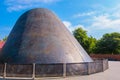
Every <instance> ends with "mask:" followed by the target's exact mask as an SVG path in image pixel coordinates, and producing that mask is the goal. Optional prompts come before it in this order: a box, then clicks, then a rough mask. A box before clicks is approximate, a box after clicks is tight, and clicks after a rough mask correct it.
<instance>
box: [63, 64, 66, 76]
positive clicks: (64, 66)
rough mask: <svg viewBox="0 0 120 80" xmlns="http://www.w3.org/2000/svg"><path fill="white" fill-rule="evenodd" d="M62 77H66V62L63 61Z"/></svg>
mask: <svg viewBox="0 0 120 80" xmlns="http://www.w3.org/2000/svg"><path fill="white" fill-rule="evenodd" d="M63 77H66V63H63Z"/></svg>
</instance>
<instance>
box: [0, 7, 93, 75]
mask: <svg viewBox="0 0 120 80" xmlns="http://www.w3.org/2000/svg"><path fill="white" fill-rule="evenodd" d="M0 62H1V63H7V64H8V65H7V67H6V66H5V67H6V68H7V72H6V73H7V76H10V75H11V76H13V74H16V75H17V74H18V73H19V74H18V76H20V75H21V73H26V74H27V75H28V73H29V72H30V71H31V69H30V67H29V64H33V63H34V64H36V66H35V69H34V66H33V73H34V70H35V71H36V72H35V75H36V76H37V75H38V76H41V75H43V76H46V74H49V75H51V74H55V75H57V74H61V75H62V74H64V73H66V74H68V75H76V74H78V75H79V74H81V71H82V70H83V71H86V70H88V65H87V64H86V62H93V60H92V59H91V58H90V57H89V55H88V54H87V53H86V51H85V50H84V49H83V48H82V46H81V45H80V44H79V43H78V41H77V40H76V39H75V38H74V36H73V35H72V34H71V33H70V32H69V31H68V30H67V28H66V27H65V25H64V24H63V23H62V21H60V19H59V18H58V17H57V16H56V15H54V13H52V12H51V11H49V10H47V9H43V8H36V9H32V10H29V11H27V12H25V13H24V14H23V15H22V16H20V18H19V19H18V21H17V22H16V24H15V26H14V27H13V29H12V31H11V33H10V35H9V36H8V39H7V41H6V43H5V45H4V46H3V48H2V49H1V53H0ZM81 62H82V63H85V65H84V64H83V65H82V64H79V63H81ZM12 64H17V65H12ZM21 64H25V65H27V66H28V67H27V66H26V67H24V66H25V65H23V66H21V67H20V66H19V65H21ZM42 64H45V65H42ZM49 64H50V65H49ZM51 64H54V65H51ZM63 64H66V65H63ZM17 66H18V67H17ZM63 66H64V68H63ZM6 68H4V69H5V70H4V71H6ZM18 69H19V70H18ZM24 70H26V71H24ZM29 70H30V71H29ZM27 72H28V73H27ZM31 72H32V71H31ZM12 73H13V74H12ZM82 73H83V74H85V73H84V72H82ZM86 74H87V72H86ZM14 76H15V75H14Z"/></svg>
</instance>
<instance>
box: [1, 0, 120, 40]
mask: <svg viewBox="0 0 120 80" xmlns="http://www.w3.org/2000/svg"><path fill="white" fill-rule="evenodd" d="M38 7H41V8H48V9H50V10H52V11H53V12H54V13H55V14H56V15H57V16H58V17H59V18H60V19H61V21H63V23H64V24H65V25H66V27H67V28H68V29H69V30H70V31H73V30H74V29H76V28H78V27H82V28H83V29H85V30H87V33H88V35H91V36H93V37H95V38H97V39H99V38H101V37H102V35H103V34H105V33H111V32H120V0H0V39H2V38H3V37H5V36H7V35H9V33H10V31H11V29H12V28H13V26H14V24H15V22H16V20H17V19H18V18H19V16H20V15H22V14H23V13H24V12H25V11H27V10H29V9H32V8H38Z"/></svg>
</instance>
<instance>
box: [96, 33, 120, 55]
mask: <svg viewBox="0 0 120 80" xmlns="http://www.w3.org/2000/svg"><path fill="white" fill-rule="evenodd" d="M96 53H104V54H107V53H109V54H120V33H117V32H114V33H107V34H104V35H103V37H102V38H101V39H100V40H98V42H97V44H96Z"/></svg>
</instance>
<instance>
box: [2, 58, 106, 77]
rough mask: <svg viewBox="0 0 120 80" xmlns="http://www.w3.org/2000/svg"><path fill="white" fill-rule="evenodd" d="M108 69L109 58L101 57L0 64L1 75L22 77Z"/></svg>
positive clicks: (87, 72) (88, 72) (66, 74)
mask: <svg viewBox="0 0 120 80" xmlns="http://www.w3.org/2000/svg"><path fill="white" fill-rule="evenodd" d="M106 69H108V60H107V59H101V60H100V59H99V60H95V61H94V62H85V63H58V64H35V63H33V64H7V63H5V64H0V76H1V77H3V78H7V77H11V78H12V77H20V78H32V79H34V78H40V77H66V76H74V75H89V74H93V73H98V72H103V71H105V70H106Z"/></svg>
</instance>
